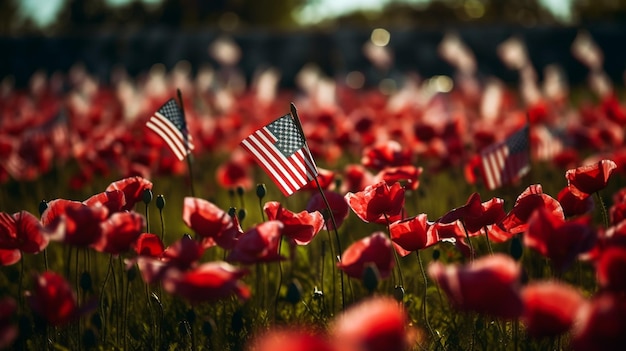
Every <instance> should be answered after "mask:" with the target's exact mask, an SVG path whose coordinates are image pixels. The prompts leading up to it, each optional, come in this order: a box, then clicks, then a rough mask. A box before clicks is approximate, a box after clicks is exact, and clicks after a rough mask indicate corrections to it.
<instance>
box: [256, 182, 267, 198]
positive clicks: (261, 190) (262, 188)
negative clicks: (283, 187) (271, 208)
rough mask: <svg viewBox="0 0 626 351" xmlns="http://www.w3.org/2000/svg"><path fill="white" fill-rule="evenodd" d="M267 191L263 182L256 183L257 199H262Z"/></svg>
mask: <svg viewBox="0 0 626 351" xmlns="http://www.w3.org/2000/svg"><path fill="white" fill-rule="evenodd" d="M266 193H267V188H266V187H265V184H262V183H261V184H257V185H256V196H257V197H258V198H259V199H262V198H264V197H265V194H266Z"/></svg>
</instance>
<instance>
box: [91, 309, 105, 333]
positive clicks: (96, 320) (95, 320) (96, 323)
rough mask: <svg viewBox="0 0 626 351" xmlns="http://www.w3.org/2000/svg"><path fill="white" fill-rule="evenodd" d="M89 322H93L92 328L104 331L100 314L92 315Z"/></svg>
mask: <svg viewBox="0 0 626 351" xmlns="http://www.w3.org/2000/svg"><path fill="white" fill-rule="evenodd" d="M89 321H90V322H91V325H92V326H94V327H96V328H98V330H102V318H101V317H100V313H98V312H95V313H94V314H92V315H91V318H90V319H89Z"/></svg>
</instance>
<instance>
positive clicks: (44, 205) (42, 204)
mask: <svg viewBox="0 0 626 351" xmlns="http://www.w3.org/2000/svg"><path fill="white" fill-rule="evenodd" d="M46 209H48V203H47V202H46V200H41V202H40V203H39V215H40V216H41V215H42V214H43V211H45V210H46Z"/></svg>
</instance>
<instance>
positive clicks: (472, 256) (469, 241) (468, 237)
mask: <svg viewBox="0 0 626 351" xmlns="http://www.w3.org/2000/svg"><path fill="white" fill-rule="evenodd" d="M461 225H462V226H463V231H464V232H465V237H466V238H467V245H469V248H470V260H471V261H474V257H475V255H476V254H475V252H474V245H472V240H470V236H469V233H468V232H467V228H466V227H465V222H464V221H463V220H461Z"/></svg>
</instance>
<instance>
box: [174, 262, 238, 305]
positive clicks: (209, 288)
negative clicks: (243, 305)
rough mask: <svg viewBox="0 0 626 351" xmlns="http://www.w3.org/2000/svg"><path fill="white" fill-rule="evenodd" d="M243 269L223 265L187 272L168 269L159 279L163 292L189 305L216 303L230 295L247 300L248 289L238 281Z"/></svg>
mask: <svg viewBox="0 0 626 351" xmlns="http://www.w3.org/2000/svg"><path fill="white" fill-rule="evenodd" d="M246 274H247V271H246V270H245V269H240V268H236V267H234V266H232V265H230V264H228V263H226V262H207V263H203V264H201V265H199V266H198V267H195V268H193V269H191V270H189V271H185V272H183V271H180V270H178V269H176V268H173V269H170V270H168V271H167V272H166V273H165V276H164V277H163V289H165V291H167V292H168V293H170V294H172V295H176V296H180V297H182V298H184V299H186V300H188V301H190V302H191V303H200V302H205V301H216V300H220V299H223V298H226V297H229V296H231V295H236V296H237V297H239V298H240V299H243V300H245V299H248V298H249V297H250V290H249V289H248V287H247V286H246V285H245V284H244V283H243V282H241V281H240V280H239V279H241V278H242V277H243V276H244V275H246Z"/></svg>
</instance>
